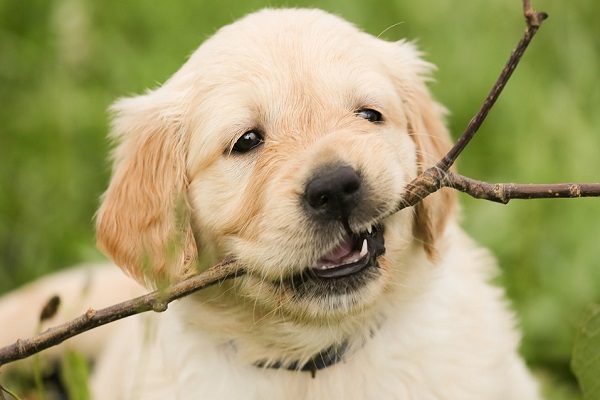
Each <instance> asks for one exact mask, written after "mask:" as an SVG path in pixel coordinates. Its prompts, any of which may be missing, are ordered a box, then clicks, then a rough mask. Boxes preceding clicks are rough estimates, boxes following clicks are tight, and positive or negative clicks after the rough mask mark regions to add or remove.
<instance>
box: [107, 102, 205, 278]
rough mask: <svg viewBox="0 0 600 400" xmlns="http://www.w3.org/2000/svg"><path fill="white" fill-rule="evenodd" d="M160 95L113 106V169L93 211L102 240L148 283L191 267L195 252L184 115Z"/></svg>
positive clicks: (122, 264) (131, 272)
mask: <svg viewBox="0 0 600 400" xmlns="http://www.w3.org/2000/svg"><path fill="white" fill-rule="evenodd" d="M158 100H160V99H159V98H158V93H157V92H151V93H149V94H146V95H143V96H138V97H134V98H130V99H122V100H120V101H118V102H117V103H115V104H114V105H113V107H112V108H111V111H112V112H113V113H114V119H113V126H112V134H111V136H112V138H113V139H114V140H115V141H116V142H117V147H116V149H115V151H114V153H113V158H114V167H113V176H112V180H111V182H110V185H109V187H108V190H107V191H106V193H105V194H104V197H103V200H102V204H101V206H100V209H99V210H98V214H97V216H96V228H97V244H98V247H99V248H100V249H101V250H102V251H103V252H104V253H105V254H107V255H108V256H110V257H111V258H112V259H113V261H114V262H115V263H116V264H117V265H118V266H119V267H120V268H121V269H123V270H124V271H125V272H126V273H128V274H129V275H131V276H132V277H133V278H135V279H136V280H137V281H139V282H141V283H142V284H145V285H146V286H151V287H156V286H162V285H163V284H168V283H172V282H173V281H176V280H178V279H180V278H181V277H182V276H185V275H187V274H189V273H190V272H192V271H193V270H194V268H195V260H196V259H197V249H196V243H195V241H194V236H193V233H192V229H191V225H190V214H189V207H188V204H187V199H186V189H187V186H188V179H187V176H186V173H185V158H186V154H185V151H184V148H185V147H184V143H183V141H184V139H183V137H182V136H183V135H182V129H181V124H180V118H179V117H178V116H177V115H176V113H175V112H171V114H169V113H170V111H169V110H170V109H173V108H172V107H171V108H170V107H169V105H165V104H164V101H158Z"/></svg>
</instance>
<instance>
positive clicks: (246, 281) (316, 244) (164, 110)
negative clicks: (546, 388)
mask: <svg viewBox="0 0 600 400" xmlns="http://www.w3.org/2000/svg"><path fill="white" fill-rule="evenodd" d="M431 69H432V66H431V65H429V64H428V63H426V62H424V61H423V60H422V59H421V57H420V54H419V52H418V51H417V50H416V49H415V46H414V45H412V44H411V43H408V42H404V41H401V42H398V43H390V42H385V41H383V40H380V39H377V38H375V37H373V36H370V35H368V34H366V33H363V32H360V31H359V30H357V29H356V28H355V27H354V26H352V25H350V24H348V23H347V22H345V21H343V20H341V19H339V18H337V17H335V16H332V15H329V14H327V13H324V12H322V11H318V10H263V11H260V12H258V13H255V14H252V15H250V16H248V17H246V18H244V19H242V20H240V21H238V22H236V23H234V24H232V25H229V26H227V27H224V28H222V29H221V30H219V31H218V32H217V33H216V34H215V35H214V36H213V37H212V38H210V39H208V40H207V41H206V42H205V43H204V44H203V45H202V46H200V48H199V49H198V50H197V51H196V52H195V53H194V54H192V56H191V57H190V59H189V61H188V62H187V63H186V64H185V65H183V67H182V68H181V69H180V70H179V71H177V72H176V73H175V74H174V75H173V76H172V77H171V78H170V79H169V80H168V81H167V82H166V83H165V84H164V85H163V86H162V87H160V88H158V89H156V90H155V91H151V92H148V93H146V94H144V95H142V96H138V97H134V98H130V99H124V100H120V101H118V102H117V103H116V104H115V105H114V107H113V111H114V113H115V119H114V125H113V137H114V139H115V140H116V142H117V147H116V150H115V153H114V162H115V164H114V165H115V166H114V171H113V178H112V181H111V183H110V186H109V188H108V190H107V192H106V194H105V196H104V198H103V203H102V206H101V208H100V210H99V212H98V216H97V225H98V243H99V246H100V248H101V249H103V250H104V251H105V252H106V253H107V254H108V255H109V256H110V257H111V258H112V259H113V260H114V261H115V263H116V264H117V265H118V266H119V267H121V268H122V269H123V270H125V271H126V272H127V273H128V274H130V275H131V276H132V277H134V278H135V279H136V280H138V281H139V282H142V283H144V284H145V285H146V286H148V287H149V288H152V287H157V286H162V285H164V284H168V283H170V282H174V281H177V280H179V279H182V278H184V277H186V276H189V275H191V274H194V273H196V272H197V271H199V270H202V269H204V268H206V267H208V266H210V265H211V264H213V263H216V262H218V261H219V260H221V259H222V258H224V257H227V256H232V257H235V258H237V259H238V260H239V261H240V262H241V263H242V264H243V265H244V266H245V268H246V269H247V271H248V273H247V275H245V276H242V277H238V278H236V279H234V280H231V281H228V282H225V283H223V284H221V285H218V286H215V287H212V288H210V289H207V290H204V291H201V292H200V293H198V294H196V295H193V296H190V297H188V298H185V299H183V300H180V301H178V302H177V303H176V304H172V305H171V306H170V308H169V310H168V311H167V312H165V313H164V314H156V315H145V316H142V317H137V318H132V319H130V320H129V321H127V322H125V323H123V324H122V325H121V326H120V327H119V328H118V329H119V331H118V332H117V333H116V334H115V335H114V336H113V337H112V338H111V340H110V341H109V343H108V345H107V348H106V349H105V351H104V352H103V354H102V355H101V356H100V358H99V360H98V363H97V371H96V376H95V380H94V384H93V389H94V393H95V398H96V399H144V400H147V399H166V398H168V399H405V400H407V399H417V400H428V399H456V400H468V399H477V400H481V399H486V400H495V399H496V400H506V399H519V400H524V399H525V400H526V399H537V398H538V389H537V385H536V383H535V382H534V380H533V379H532V377H531V376H530V374H529V372H528V371H527V369H526V367H525V365H524V363H523V361H522V360H521V359H520V357H519V356H518V354H517V348H518V345H519V335H518V334H517V333H516V330H515V326H514V325H515V322H514V319H513V316H512V314H511V313H510V312H509V311H508V307H507V305H506V302H505V300H504V296H503V292H502V290H500V289H499V288H496V287H494V286H493V285H491V284H489V283H488V282H489V280H490V279H491V278H492V277H493V275H494V273H495V266H494V261H493V259H492V258H491V257H490V255H489V254H488V253H487V252H486V251H485V250H482V249H480V248H478V247H477V246H476V245H475V244H474V243H473V242H472V241H471V240H470V239H469V238H468V237H467V236H466V235H465V234H464V233H463V232H462V231H461V229H460V228H459V227H458V226H457V222H456V212H457V211H456V209H457V208H456V206H455V199H454V196H453V193H452V192H451V191H446V190H442V191H441V192H439V193H436V194H434V195H432V196H430V197H428V198H427V199H425V200H424V201H423V202H422V203H421V204H420V205H419V206H418V207H415V208H414V209H405V210H403V211H401V212H399V213H396V214H394V215H391V216H389V213H390V211H391V210H392V209H393V207H394V206H395V204H396V202H397V201H398V199H399V198H400V197H401V195H402V193H403V191H404V188H405V185H406V184H407V183H408V182H410V180H411V179H413V178H414V177H415V176H416V175H417V174H418V172H419V171H421V170H422V169H423V168H425V167H427V166H429V165H431V164H432V163H433V162H435V161H436V160H437V159H439V158H440V157H441V156H442V155H443V154H444V152H445V151H446V150H447V148H448V147H449V144H450V139H449V136H448V133H447V131H446V128H445V126H444V122H443V114H444V111H443V108H442V107H441V106H439V105H438V104H437V103H435V101H434V100H433V99H432V98H431V96H430V94H429V92H428V90H427V88H426V86H425V83H426V81H427V80H428V76H429V73H430V71H431ZM361 109H375V110H377V111H379V112H381V114H382V116H383V121H382V122H380V123H372V122H369V121H367V120H365V119H362V118H360V117H358V116H357V114H356V113H357V110H361ZM251 130H260V132H262V133H264V143H263V144H262V145H261V146H260V147H259V148H256V149H254V150H251V151H249V152H248V153H243V154H239V153H236V152H235V151H232V148H233V146H234V144H235V143H236V141H237V140H238V139H239V138H240V136H242V135H243V134H244V133H245V132H248V131H251ZM340 163H342V164H344V165H349V166H350V167H352V168H353V169H354V170H356V171H359V175H360V178H361V182H362V184H364V185H365V187H366V188H367V189H365V194H364V199H363V200H364V201H363V202H362V203H361V204H359V205H358V206H357V207H356V210H353V212H352V213H351V214H349V217H348V220H347V225H348V228H349V229H351V230H352V231H353V232H362V231H365V230H366V229H367V228H369V227H370V226H372V225H374V224H375V225H377V224H380V225H382V226H383V227H384V229H385V246H386V253H385V255H382V256H380V257H379V268H378V270H377V277H376V278H374V279H371V280H369V281H368V282H366V283H365V284H364V285H363V286H361V287H360V288H356V289H355V290H347V291H345V292H343V293H337V294H336V293H326V292H320V293H309V294H304V295H300V294H299V293H298V292H296V291H295V289H294V287H293V285H292V286H290V285H286V284H284V283H282V282H285V281H286V279H288V278H289V277H291V276H292V275H296V274H300V273H302V272H303V271H305V270H306V269H307V268H308V267H309V266H311V265H313V264H314V263H315V262H316V261H317V260H319V259H320V258H321V257H323V255H324V254H326V253H328V252H331V251H332V249H334V248H336V246H338V245H339V244H340V242H341V241H342V240H343V237H344V234H345V230H344V227H343V224H342V223H328V224H327V226H325V225H324V224H323V225H321V224H319V223H318V222H315V221H314V220H313V219H311V217H310V216H309V215H307V214H308V213H307V211H306V207H303V205H302V197H303V195H304V191H305V185H306V182H307V181H308V180H309V179H310V178H311V177H312V176H314V174H315V173H317V171H319V170H320V169H321V168H325V167H327V166H328V165H333V164H340ZM342 342H347V343H348V351H346V352H345V353H344V355H343V359H342V361H341V362H339V363H337V364H335V365H332V366H330V367H328V368H325V369H323V370H319V371H317V372H316V376H315V377H314V378H312V377H311V374H310V373H307V372H301V371H294V372H292V371H288V370H286V369H274V368H260V367H257V366H256V364H257V363H260V362H267V363H269V362H273V363H283V364H285V363H292V362H294V361H306V360H308V359H310V358H311V357H312V356H313V355H314V354H316V353H318V352H319V351H322V350H324V349H326V348H328V347H329V346H331V345H336V344H340V343H342Z"/></svg>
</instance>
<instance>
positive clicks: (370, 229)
mask: <svg viewBox="0 0 600 400" xmlns="http://www.w3.org/2000/svg"><path fill="white" fill-rule="evenodd" d="M367 232H369V235H370V234H371V233H373V227H372V226H369V227H368V228H367Z"/></svg>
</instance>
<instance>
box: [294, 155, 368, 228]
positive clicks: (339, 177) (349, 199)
mask: <svg viewBox="0 0 600 400" xmlns="http://www.w3.org/2000/svg"><path fill="white" fill-rule="evenodd" d="M360 184H361V179H360V177H359V176H358V174H357V173H356V171H355V170H354V169H353V168H351V167H349V166H347V165H336V166H329V167H323V168H321V169H319V170H318V171H317V173H315V174H314V175H313V177H312V178H311V179H310V180H309V181H308V182H307V183H306V188H305V192H304V199H305V202H306V204H307V205H308V209H309V211H310V212H311V213H313V214H314V215H316V216H319V217H322V218H327V219H337V218H343V219H347V218H348V215H349V214H350V212H351V211H352V209H353V208H354V207H356V205H357V204H358V202H359V200H360Z"/></svg>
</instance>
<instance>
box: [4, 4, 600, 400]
mask: <svg viewBox="0 0 600 400" xmlns="http://www.w3.org/2000/svg"><path fill="white" fill-rule="evenodd" d="M265 6H302V7H306V6H309V7H320V8H324V9H326V10H329V11H332V12H334V13H336V14H339V15H341V16H343V17H345V18H346V19H348V20H351V21H353V22H354V23H356V24H357V25H358V26H360V27H362V28H364V29H365V30H366V31H368V32H369V33H371V34H374V35H380V34H381V35H382V37H383V38H385V39H388V40H398V39H401V38H411V39H418V42H419V44H420V46H421V48H422V49H423V50H424V51H425V52H426V53H427V58H428V59H429V60H430V61H432V62H433V63H435V64H437V65H438V67H439V71H438V73H437V75H436V78H437V83H434V84H433V85H432V90H433V91H434V92H435V94H436V96H437V97H438V98H439V99H440V100H441V101H442V102H443V103H444V104H446V105H447V107H448V108H449V109H450V111H451V113H452V115H451V117H450V119H449V124H450V127H451V129H452V131H453V133H454V136H455V137H457V136H458V134H459V133H460V132H462V129H463V128H464V126H465V125H466V124H467V122H468V121H469V119H470V118H471V117H472V115H473V114H474V113H475V111H476V110H477V108H478V107H479V105H480V103H481V101H482V100H483V98H484V97H485V95H486V94H487V92H488V90H489V88H490V87H491V85H492V83H493V82H494V80H495V79H496V76H497V74H498V72H499V71H500V69H501V67H502V66H503V64H504V62H505V60H506V58H507V56H508V54H509V53H510V51H511V49H512V48H513V46H514V45H515V43H516V42H517V40H518V38H519V37H520V36H521V34H522V32H523V30H524V23H523V17H522V15H521V1H519V0H498V1H485V2H484V1H474V0H473V1H462V2H458V1H451V0H430V1H427V2H416V1H408V0H404V1H399V0H370V1H362V2H358V1H346V2H342V1H319V2H317V1H310V0H287V1H280V0H269V1H259V0H229V1H227V0H225V1H215V0H213V1H193V2H192V1H178V2H167V1H148V0H129V1H121V0H103V1H91V0H43V1H42V0H27V1H23V0H0V166H1V168H0V190H1V192H0V293H3V292H5V291H7V290H9V289H11V288H14V287H16V286H18V285H20V284H22V283H24V282H26V281H28V280H31V279H33V278H36V277H38V276H40V275H42V274H44V273H47V272H48V271H51V270H56V269H59V268H63V267H65V266H68V265H71V264H74V263H79V262H82V261H89V260H97V259H101V258H102V256H101V255H100V254H99V253H98V251H97V250H96V249H95V247H94V232H93V223H92V218H93V215H94V212H95V209H96V207H97V205H98V198H99V196H100V195H101V193H102V191H103V189H104V188H105V187H106V185H107V181H108V178H109V171H110V169H109V164H108V162H107V161H106V156H107V152H108V148H109V144H108V142H107V141H106V139H105V134H106V131H107V115H106V111H105V110H106V108H107V106H108V105H109V104H110V103H111V102H112V101H113V100H114V99H115V98H117V97H120V96H124V95H129V94H134V93H139V92H142V91H143V90H144V89H145V88H147V87H154V86H156V85H158V84H160V82H164V81H165V80H166V79H167V78H168V77H169V75H170V74H172V73H173V72H174V71H176V70H177V68H178V67H179V66H180V65H181V64H182V63H183V62H184V61H185V59H186V57H187V56H188V55H189V54H190V53H191V52H192V51H193V50H194V49H195V48H196V47H197V46H198V45H199V44H200V43H201V42H202V40H203V39H205V38H206V37H207V36H209V35H210V34H211V33H213V32H214V31H215V30H216V29H217V28H218V27H219V26H222V25H224V24H227V23H229V22H231V21H233V20H234V19H236V18H238V17H240V16H242V15H244V14H246V13H248V12H251V11H253V10H257V9H259V8H262V7H265ZM534 6H535V7H536V8H538V9H544V10H545V11H547V12H548V13H549V14H550V19H549V20H548V21H546V22H545V23H544V25H543V27H542V29H541V30H540V32H539V33H538V36H537V37H536V39H535V40H534V42H533V44H532V46H531V48H530V50H529V51H528V53H527V54H526V55H525V57H524V59H523V60H522V65H521V66H520V67H519V68H518V69H517V71H516V72H515V75H514V77H513V79H512V80H511V82H510V83H509V85H508V87H507V89H506V90H505V93H504V94H503V95H502V97H501V98H500V101H499V103H498V104H497V106H496V107H495V108H494V109H493V110H492V112H491V113H490V115H489V117H488V120H487V121H486V122H485V124H484V125H483V128H482V130H481V131H480V133H479V136H478V137H476V139H475V140H474V142H473V143H472V144H471V145H470V146H469V148H468V149H467V151H466V152H465V153H464V154H463V155H462V156H461V158H460V162H459V168H460V170H461V172H463V173H464V174H466V175H469V176H471V177H474V178H478V179H482V180H486V181H491V182H500V181H503V182H506V181H516V182H523V183H531V182H539V183H541V182H563V181H579V182H585V181H587V182H598V181H600V4H598V2H597V0H579V1H576V2H567V1H542V0H539V1H534ZM461 197H462V200H463V204H464V208H463V214H464V216H463V220H464V224H465V226H466V228H467V230H468V231H469V232H470V233H471V234H472V235H473V236H474V237H475V238H476V239H477V241H479V242H480V243H481V244H483V245H485V246H488V247H489V248H491V249H492V251H493V252H494V253H495V254H496V255H497V256H498V258H499V261H500V265H501V267H502V271H503V275H502V277H501V278H500V279H499V280H500V282H501V284H503V285H505V286H506V287H507V290H508V294H509V296H510V298H511V299H512V300H513V301H514V304H515V305H514V307H515V309H516V310H517V312H518V314H519V318H520V319H521V321H522V326H523V328H524V331H525V338H524V343H523V353H524V354H525V356H526V358H527V360H528V362H529V363H530V364H531V366H532V367H533V368H534V369H535V371H536V373H537V374H538V375H539V376H540V377H541V379H542V380H543V381H544V382H545V385H546V391H547V395H548V398H550V399H578V398H580V396H579V394H578V391H577V388H576V384H575V380H574V378H573V377H572V375H571V374H570V371H569V359H570V352H571V348H572V344H573V337H574V334H575V330H576V327H577V324H578V320H579V316H580V315H581V313H582V311H583V310H584V309H585V306H586V305H587V304H588V303H591V302H599V301H600V268H599V265H598V264H599V263H600V240H599V239H600V199H576V200H575V199H568V200H535V201H518V200H516V201H514V202H512V203H511V204H510V205H508V206H502V205H497V204H492V203H487V202H484V201H476V200H472V199H469V198H466V197H465V196H461ZM474 379H476V378H475V377H474Z"/></svg>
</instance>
